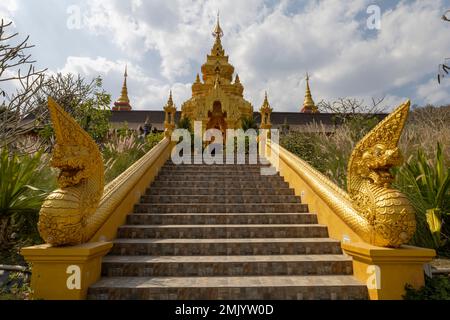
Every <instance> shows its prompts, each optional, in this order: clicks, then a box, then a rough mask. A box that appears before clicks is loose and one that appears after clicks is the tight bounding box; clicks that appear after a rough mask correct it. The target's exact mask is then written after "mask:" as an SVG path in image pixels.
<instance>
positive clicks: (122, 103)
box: [112, 66, 131, 111]
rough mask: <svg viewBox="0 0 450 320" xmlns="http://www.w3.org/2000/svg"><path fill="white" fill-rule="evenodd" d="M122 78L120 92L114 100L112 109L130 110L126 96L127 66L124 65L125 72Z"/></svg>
mask: <svg viewBox="0 0 450 320" xmlns="http://www.w3.org/2000/svg"><path fill="white" fill-rule="evenodd" d="M123 76H124V79H123V85H122V91H121V93H120V97H119V99H117V101H116V102H114V107H113V108H112V109H113V111H131V104H130V99H129V98H128V88H127V77H128V73H127V66H125V73H124V75H123Z"/></svg>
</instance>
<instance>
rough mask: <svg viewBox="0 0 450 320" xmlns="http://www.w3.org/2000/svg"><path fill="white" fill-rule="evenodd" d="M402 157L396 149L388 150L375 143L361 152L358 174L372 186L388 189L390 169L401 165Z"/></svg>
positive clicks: (384, 146)
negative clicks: (369, 181) (368, 180)
mask: <svg viewBox="0 0 450 320" xmlns="http://www.w3.org/2000/svg"><path fill="white" fill-rule="evenodd" d="M402 162H403V157H402V155H401V152H400V150H399V149H398V147H394V148H389V147H387V146H386V145H385V144H383V143H377V144H375V145H374V146H372V147H370V148H368V149H367V150H366V151H364V152H363V154H362V156H361V158H360V160H359V161H358V166H357V167H358V173H359V174H360V175H361V177H362V178H366V179H370V180H371V181H372V182H373V183H374V184H376V185H379V186H384V187H386V188H387V187H389V186H390V183H391V182H392V180H393V177H392V174H391V173H390V169H391V168H392V167H395V166H398V165H401V164H402Z"/></svg>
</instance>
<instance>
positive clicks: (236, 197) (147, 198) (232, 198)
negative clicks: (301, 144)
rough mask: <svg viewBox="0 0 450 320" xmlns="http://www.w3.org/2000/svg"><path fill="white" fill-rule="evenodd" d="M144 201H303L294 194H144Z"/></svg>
mask: <svg viewBox="0 0 450 320" xmlns="http://www.w3.org/2000/svg"><path fill="white" fill-rule="evenodd" d="M141 202H142V203H175V204H176V203H216V204H217V203H301V201H300V197H296V196H293V195H288V196H282V195H275V196H272V195H265V196H261V195H215V194H210V195H144V196H142V197H141Z"/></svg>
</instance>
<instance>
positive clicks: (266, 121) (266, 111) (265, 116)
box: [259, 91, 273, 129]
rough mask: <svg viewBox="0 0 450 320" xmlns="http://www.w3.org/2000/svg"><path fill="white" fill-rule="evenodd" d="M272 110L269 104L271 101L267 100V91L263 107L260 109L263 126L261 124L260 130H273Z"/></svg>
mask: <svg viewBox="0 0 450 320" xmlns="http://www.w3.org/2000/svg"><path fill="white" fill-rule="evenodd" d="M272 110H273V109H272V108H271V107H270V104H269V99H267V91H266V93H265V95H264V101H263V104H262V106H261V108H260V109H259V112H260V113H261V124H260V126H259V127H260V128H261V129H271V128H272V123H271V121H270V115H271V113H272Z"/></svg>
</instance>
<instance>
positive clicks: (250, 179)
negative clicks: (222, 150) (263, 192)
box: [155, 174, 284, 184]
mask: <svg viewBox="0 0 450 320" xmlns="http://www.w3.org/2000/svg"><path fill="white" fill-rule="evenodd" d="M155 181H219V182H228V181H230V182H231V181H239V182H245V183H247V184H248V183H266V182H272V181H275V182H278V181H279V182H284V180H283V178H282V177H280V176H278V175H272V176H263V175H260V174H256V175H241V174H234V175H200V174H189V175H188V174H179V175H178V174H174V175H158V177H156V179H155Z"/></svg>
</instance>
